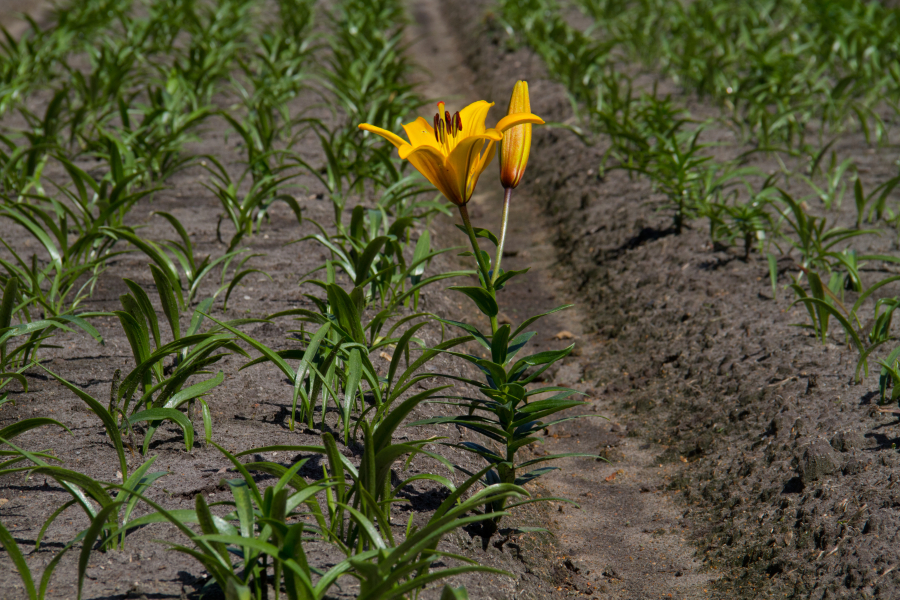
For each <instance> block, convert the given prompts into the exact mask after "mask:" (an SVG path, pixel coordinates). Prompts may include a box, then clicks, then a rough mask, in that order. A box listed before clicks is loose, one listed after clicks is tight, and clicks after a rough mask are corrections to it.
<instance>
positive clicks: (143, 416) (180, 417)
mask: <svg viewBox="0 0 900 600" xmlns="http://www.w3.org/2000/svg"><path fill="white" fill-rule="evenodd" d="M162 420H167V421H173V422H174V423H175V424H176V425H178V426H179V427H180V428H181V430H182V431H183V432H184V447H185V450H187V451H188V452H190V451H191V448H193V447H194V427H193V425H191V421H190V420H189V419H188V418H187V417H186V416H185V415H184V413H183V412H181V411H180V410H175V409H174V408H148V409H147V410H142V411H140V412H138V413H135V414H133V415H131V417H129V418H128V423H129V424H133V423H137V422H138V421H162ZM149 444H150V439H149V438H148V439H145V440H144V454H146V453H147V447H148V446H149Z"/></svg>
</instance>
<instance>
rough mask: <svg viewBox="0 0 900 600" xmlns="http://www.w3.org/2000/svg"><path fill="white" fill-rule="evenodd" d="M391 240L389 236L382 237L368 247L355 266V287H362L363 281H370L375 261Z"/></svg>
mask: <svg viewBox="0 0 900 600" xmlns="http://www.w3.org/2000/svg"><path fill="white" fill-rule="evenodd" d="M390 239H391V238H389V237H388V236H386V235H382V236H379V237H377V238H375V239H374V240H372V241H371V242H369V243H368V244H367V245H366V248H365V250H363V252H362V254H361V255H360V257H359V260H358V261H357V262H356V265H355V271H356V277H355V278H354V279H353V283H354V284H355V285H361V284H362V282H363V281H365V280H366V279H368V277H369V269H371V268H372V262H373V261H374V260H375V257H377V256H378V253H379V252H380V251H381V247H382V246H383V245H384V244H385V243H387V242H388V241H389V240H390Z"/></svg>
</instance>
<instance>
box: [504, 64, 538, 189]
mask: <svg viewBox="0 0 900 600" xmlns="http://www.w3.org/2000/svg"><path fill="white" fill-rule="evenodd" d="M530 112H531V102H530V101H529V98H528V82H527V81H517V82H516V85H515V87H513V91H512V95H511V96H510V98H509V109H508V110H507V113H509V114H518V113H530ZM530 152H531V123H525V124H522V125H516V126H515V127H512V128H511V129H510V130H509V131H507V132H505V133H504V134H503V141H502V142H501V143H500V182H501V183H502V184H503V187H504V188H507V189H511V188H515V187H516V186H517V185H519V182H520V181H522V175H524V174H525V167H526V166H528V154H529V153H530Z"/></svg>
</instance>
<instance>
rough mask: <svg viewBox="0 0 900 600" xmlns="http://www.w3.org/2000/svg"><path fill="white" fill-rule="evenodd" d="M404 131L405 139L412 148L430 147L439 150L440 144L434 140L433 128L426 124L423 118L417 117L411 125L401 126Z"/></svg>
mask: <svg viewBox="0 0 900 600" xmlns="http://www.w3.org/2000/svg"><path fill="white" fill-rule="evenodd" d="M403 129H404V130H405V131H406V137H408V138H409V143H410V144H412V145H413V146H431V147H432V148H437V149H440V147H441V146H440V144H438V141H437V140H436V139H434V127H432V126H431V125H429V124H428V121H426V120H425V119H424V118H422V117H419V118H418V119H416V120H415V121H413V122H412V123H407V124H406V125H404V126H403Z"/></svg>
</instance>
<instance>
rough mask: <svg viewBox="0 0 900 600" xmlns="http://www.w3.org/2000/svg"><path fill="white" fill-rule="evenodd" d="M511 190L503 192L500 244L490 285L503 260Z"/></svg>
mask: <svg viewBox="0 0 900 600" xmlns="http://www.w3.org/2000/svg"><path fill="white" fill-rule="evenodd" d="M512 191H513V188H506V189H505V190H504V192H503V216H502V217H501V225H500V243H499V244H498V245H497V256H496V257H495V258H494V275H493V277H491V285H492V286H493V285H494V283H495V282H496V281H497V277H499V276H500V261H501V260H503V245H504V244H505V243H506V224H507V221H508V220H509V200H510V198H512Z"/></svg>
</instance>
